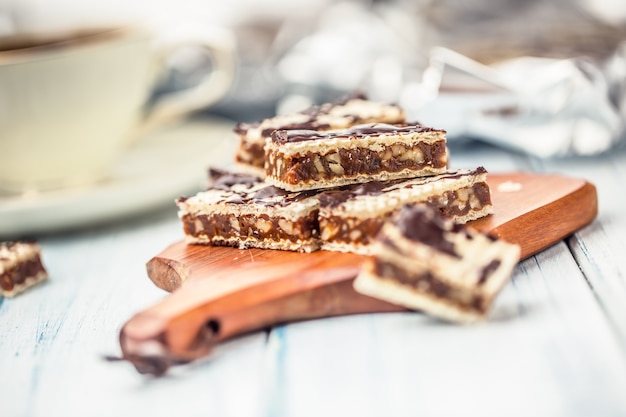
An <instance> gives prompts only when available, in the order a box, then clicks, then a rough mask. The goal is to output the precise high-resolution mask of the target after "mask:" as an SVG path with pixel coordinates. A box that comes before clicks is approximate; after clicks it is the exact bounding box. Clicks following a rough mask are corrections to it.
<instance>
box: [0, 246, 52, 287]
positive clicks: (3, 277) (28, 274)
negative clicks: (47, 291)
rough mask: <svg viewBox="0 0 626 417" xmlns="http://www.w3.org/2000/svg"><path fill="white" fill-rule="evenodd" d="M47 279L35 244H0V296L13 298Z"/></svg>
mask: <svg viewBox="0 0 626 417" xmlns="http://www.w3.org/2000/svg"><path fill="white" fill-rule="evenodd" d="M47 278H48V273H47V271H46V269H45V268H44V266H43V263H42V261H41V249H40V247H39V245H38V244H37V243H35V242H26V241H17V242H0V295H1V296H3V297H13V296H15V295H17V294H19V293H21V292H22V291H24V290H26V289H27V288H30V287H32V286H34V285H36V284H38V283H40V282H42V281H44V280H45V279H47Z"/></svg>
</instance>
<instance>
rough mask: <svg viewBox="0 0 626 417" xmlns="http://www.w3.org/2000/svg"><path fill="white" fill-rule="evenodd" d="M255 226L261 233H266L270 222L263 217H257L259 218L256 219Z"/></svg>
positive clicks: (269, 228)
mask: <svg viewBox="0 0 626 417" xmlns="http://www.w3.org/2000/svg"><path fill="white" fill-rule="evenodd" d="M255 226H256V228H257V229H259V230H260V231H262V232H263V233H267V232H269V231H270V230H271V228H272V222H271V221H269V220H265V219H262V218H259V219H257V221H256V224H255Z"/></svg>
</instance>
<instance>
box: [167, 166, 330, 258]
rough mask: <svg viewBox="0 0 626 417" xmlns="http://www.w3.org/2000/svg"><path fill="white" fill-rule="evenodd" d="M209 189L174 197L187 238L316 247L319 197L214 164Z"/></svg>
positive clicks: (219, 243)
mask: <svg viewBox="0 0 626 417" xmlns="http://www.w3.org/2000/svg"><path fill="white" fill-rule="evenodd" d="M210 176H211V181H212V183H211V184H210V186H209V189H208V190H206V191H203V192H200V193H198V194H196V195H195V196H193V197H188V198H187V197H181V198H179V199H178V200H177V201H176V204H177V205H178V207H179V213H178V214H179V217H180V218H181V220H182V223H183V229H184V232H185V236H186V240H187V241H188V242H190V243H203V244H210V245H217V246H233V247H238V248H241V249H244V248H265V249H282V250H292V251H300V252H311V251H314V250H317V249H318V247H319V243H318V220H317V212H318V207H319V202H318V198H317V196H316V195H315V194H316V193H314V192H304V193H290V192H287V191H284V190H282V189H279V188H276V187H273V186H271V185H268V184H266V183H264V182H263V181H262V180H261V179H259V178H257V177H254V176H250V175H244V174H234V173H228V172H225V171H218V170H211V171H210Z"/></svg>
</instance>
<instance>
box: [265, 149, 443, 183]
mask: <svg viewBox="0 0 626 417" xmlns="http://www.w3.org/2000/svg"><path fill="white" fill-rule="evenodd" d="M380 148H381V149H378V150H374V149H371V148H358V147H357V148H352V149H344V148H340V149H337V150H333V151H331V152H329V153H327V154H323V155H322V154H318V153H314V152H307V153H305V154H296V155H290V156H288V155H285V154H284V153H281V152H268V153H267V154H266V160H265V170H266V173H267V174H268V175H270V176H272V177H274V178H280V179H281V181H282V182H285V183H288V184H299V183H301V182H309V181H327V180H331V179H333V178H337V177H357V176H359V175H375V174H380V173H382V172H388V173H397V172H401V171H403V170H413V171H419V170H422V169H425V168H434V169H445V168H446V166H447V162H448V161H447V152H446V142H445V140H439V141H436V142H434V143H416V144H413V145H409V144H405V143H395V144H392V145H388V146H381V147H380Z"/></svg>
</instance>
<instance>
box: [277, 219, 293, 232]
mask: <svg viewBox="0 0 626 417" xmlns="http://www.w3.org/2000/svg"><path fill="white" fill-rule="evenodd" d="M278 226H279V227H280V228H281V229H282V230H283V232H285V233H287V234H290V235H293V234H294V233H293V223H292V222H290V221H288V220H287V219H278Z"/></svg>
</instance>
